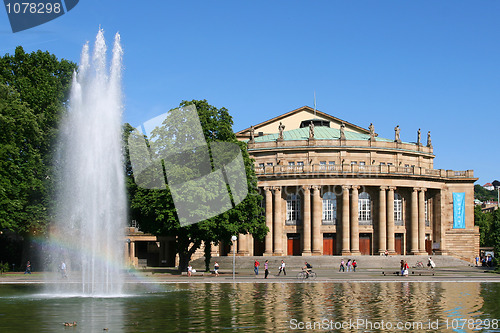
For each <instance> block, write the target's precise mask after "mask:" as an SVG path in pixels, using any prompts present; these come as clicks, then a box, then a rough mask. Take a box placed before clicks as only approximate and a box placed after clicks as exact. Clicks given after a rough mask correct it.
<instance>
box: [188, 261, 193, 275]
mask: <svg viewBox="0 0 500 333" xmlns="http://www.w3.org/2000/svg"><path fill="white" fill-rule="evenodd" d="M191 275H193V266H191V264H189V265H188V277H189V276H191Z"/></svg>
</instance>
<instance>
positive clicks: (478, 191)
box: [474, 185, 498, 201]
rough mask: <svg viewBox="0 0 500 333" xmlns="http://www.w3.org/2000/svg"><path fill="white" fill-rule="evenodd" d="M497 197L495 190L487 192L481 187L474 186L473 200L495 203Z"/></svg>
mask: <svg viewBox="0 0 500 333" xmlns="http://www.w3.org/2000/svg"><path fill="white" fill-rule="evenodd" d="M497 197H498V194H497V191H496V190H492V191H488V190H487V189H485V188H484V187H482V186H481V185H474V198H475V199H478V200H481V201H488V200H491V201H497Z"/></svg>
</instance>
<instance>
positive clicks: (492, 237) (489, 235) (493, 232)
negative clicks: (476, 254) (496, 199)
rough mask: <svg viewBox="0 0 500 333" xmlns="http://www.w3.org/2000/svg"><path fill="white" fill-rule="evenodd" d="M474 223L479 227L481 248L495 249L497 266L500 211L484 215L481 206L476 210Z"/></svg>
mask: <svg viewBox="0 0 500 333" xmlns="http://www.w3.org/2000/svg"><path fill="white" fill-rule="evenodd" d="M474 222H475V225H477V226H479V233H480V246H485V247H493V248H494V251H495V259H496V261H497V265H498V263H499V258H500V209H497V210H494V211H492V212H486V213H483V212H482V211H481V207H480V206H476V207H475V208H474Z"/></svg>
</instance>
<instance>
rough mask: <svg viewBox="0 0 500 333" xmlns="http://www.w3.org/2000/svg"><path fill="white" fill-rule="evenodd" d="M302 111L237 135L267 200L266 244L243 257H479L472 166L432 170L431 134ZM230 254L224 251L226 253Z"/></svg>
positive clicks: (241, 241)
mask: <svg viewBox="0 0 500 333" xmlns="http://www.w3.org/2000/svg"><path fill="white" fill-rule="evenodd" d="M394 131H395V132H394V138H392V139H384V138H381V137H379V136H378V135H377V134H376V133H375V129H374V127H373V125H372V124H370V126H369V128H368V129H365V128H362V127H360V126H357V125H354V124H351V123H349V122H347V121H344V120H341V119H338V118H336V117H333V116H331V115H328V114H326V113H323V112H320V111H316V110H313V109H312V108H310V107H307V106H305V107H301V108H299V109H296V110H293V111H290V112H288V113H285V114H283V115H280V116H278V117H275V118H272V119H270V120H267V121H265V122H262V123H260V124H257V125H254V126H251V127H249V128H246V129H244V130H242V131H239V132H237V133H236V135H237V137H238V139H239V140H244V141H247V143H248V152H249V153H250V156H251V157H252V158H253V159H254V160H255V170H256V173H257V177H258V186H259V191H260V192H261V194H262V195H263V197H264V200H263V202H262V205H263V207H264V208H265V219H266V225H267V227H268V228H269V230H270V232H269V233H268V235H267V236H266V238H265V241H264V242H259V241H257V240H254V239H253V238H252V236H251V235H239V238H238V242H237V243H238V244H237V250H238V254H239V255H276V256H281V255H348V254H349V255H356V254H361V255H378V254H379V253H385V252H386V251H387V252H388V253H391V254H427V253H429V254H430V253H435V254H447V255H453V256H456V257H459V258H462V259H466V260H471V259H472V258H473V257H475V256H476V255H477V254H478V253H479V230H478V228H477V227H475V226H474V207H473V203H474V182H475V181H476V180H477V179H476V178H474V175H473V171H472V170H467V171H453V170H441V169H434V167H433V160H434V157H435V156H434V154H433V147H432V142H431V137H430V133H424V134H423V137H424V138H423V139H422V138H421V136H422V135H421V132H420V129H419V130H418V134H416V142H403V141H401V139H400V135H399V126H396V128H395V129H394ZM226 251H227V250H222V249H221V253H220V254H221V255H224V254H225V253H224V252H226Z"/></svg>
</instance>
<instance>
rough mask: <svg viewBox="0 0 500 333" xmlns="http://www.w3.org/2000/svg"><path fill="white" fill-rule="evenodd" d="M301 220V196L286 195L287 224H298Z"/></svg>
mask: <svg viewBox="0 0 500 333" xmlns="http://www.w3.org/2000/svg"><path fill="white" fill-rule="evenodd" d="M299 220H300V196H299V195H297V194H289V195H288V196H287V197H286V221H287V224H297V221H299Z"/></svg>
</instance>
